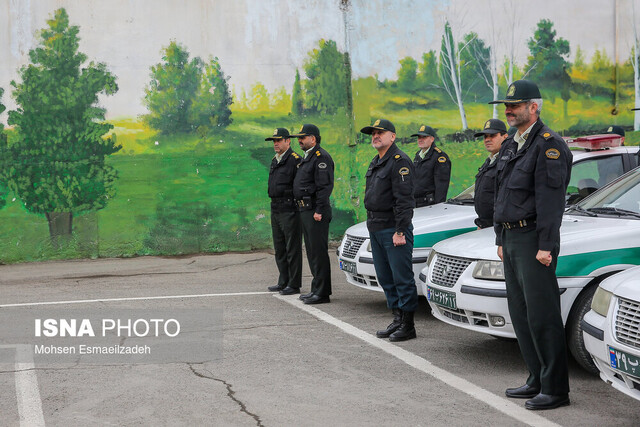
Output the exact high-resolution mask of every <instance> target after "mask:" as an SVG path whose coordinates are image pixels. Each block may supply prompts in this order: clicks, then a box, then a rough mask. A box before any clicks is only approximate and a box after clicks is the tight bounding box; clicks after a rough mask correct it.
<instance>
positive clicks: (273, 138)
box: [264, 136, 283, 141]
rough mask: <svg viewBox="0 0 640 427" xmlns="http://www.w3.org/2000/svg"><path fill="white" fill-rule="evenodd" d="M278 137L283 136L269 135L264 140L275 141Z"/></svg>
mask: <svg viewBox="0 0 640 427" xmlns="http://www.w3.org/2000/svg"><path fill="white" fill-rule="evenodd" d="M279 139H283V137H281V136H272V137H269V138H265V139H264V140H265V141H277V140H279Z"/></svg>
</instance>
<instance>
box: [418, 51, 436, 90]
mask: <svg viewBox="0 0 640 427" xmlns="http://www.w3.org/2000/svg"><path fill="white" fill-rule="evenodd" d="M416 79H417V84H418V87H419V88H420V89H433V88H437V87H440V84H439V83H440V78H439V77H438V57H437V55H436V53H435V51H433V50H430V51H429V52H427V53H424V54H422V62H421V63H419V64H418V73H417V76H416Z"/></svg>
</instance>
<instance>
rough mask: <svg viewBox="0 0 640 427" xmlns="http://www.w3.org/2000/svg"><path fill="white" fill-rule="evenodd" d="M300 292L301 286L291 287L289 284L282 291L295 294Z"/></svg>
mask: <svg viewBox="0 0 640 427" xmlns="http://www.w3.org/2000/svg"><path fill="white" fill-rule="evenodd" d="M299 293H300V288H290V287H289V286H287V287H286V288H284V289H283V290H281V291H280V295H293V294H299Z"/></svg>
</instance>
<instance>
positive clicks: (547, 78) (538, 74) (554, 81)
mask: <svg viewBox="0 0 640 427" xmlns="http://www.w3.org/2000/svg"><path fill="white" fill-rule="evenodd" d="M527 44H528V46H529V52H530V55H529V59H528V62H527V66H526V69H527V70H528V71H527V74H526V76H527V77H526V78H528V79H530V80H533V81H534V82H536V83H537V84H538V85H539V86H540V87H543V88H549V89H555V90H557V91H559V92H560V97H561V98H562V100H563V101H564V115H565V117H567V115H568V111H567V110H568V108H567V105H568V102H569V99H570V98H571V92H570V91H571V77H570V76H569V71H570V68H571V64H569V62H568V57H569V53H570V48H569V42H568V41H567V40H565V39H563V38H560V37H558V38H556V31H555V30H554V29H553V22H551V21H550V20H548V19H542V20H540V21H539V22H538V25H537V29H536V31H535V33H534V35H533V37H532V38H530V39H529V41H528V43H527Z"/></svg>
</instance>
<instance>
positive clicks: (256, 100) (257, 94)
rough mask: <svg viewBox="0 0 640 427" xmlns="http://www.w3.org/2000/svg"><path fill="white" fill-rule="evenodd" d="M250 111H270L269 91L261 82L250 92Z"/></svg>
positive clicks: (252, 87)
mask: <svg viewBox="0 0 640 427" xmlns="http://www.w3.org/2000/svg"><path fill="white" fill-rule="evenodd" d="M249 109H250V110H252V111H267V110H269V91H268V90H267V88H266V87H264V85H263V84H262V83H260V82H256V83H255V84H254V85H253V86H251V90H250V91H249Z"/></svg>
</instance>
